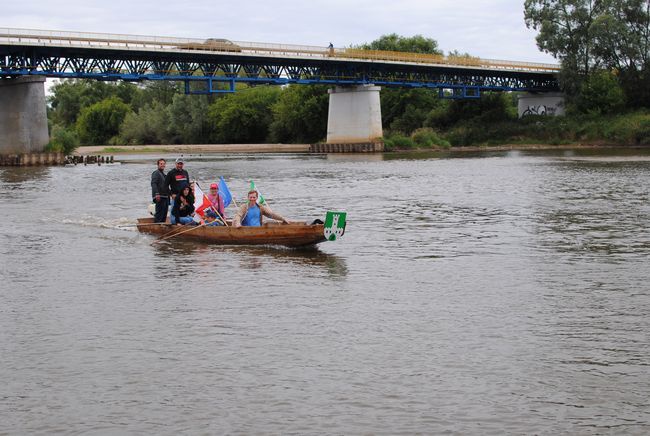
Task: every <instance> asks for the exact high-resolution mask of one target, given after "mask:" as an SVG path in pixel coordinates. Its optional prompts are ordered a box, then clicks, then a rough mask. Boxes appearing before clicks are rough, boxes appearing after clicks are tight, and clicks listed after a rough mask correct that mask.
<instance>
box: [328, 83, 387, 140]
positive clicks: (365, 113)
mask: <svg viewBox="0 0 650 436" xmlns="http://www.w3.org/2000/svg"><path fill="white" fill-rule="evenodd" d="M380 90H381V87H379V86H375V85H359V86H345V87H344V86H337V87H336V88H334V89H330V90H329V91H328V92H329V96H330V101H329V111H328V116H327V143H328V144H362V143H365V144H369V143H375V142H377V139H378V138H381V137H382V136H383V130H382V126H381V104H380V101H379V91H380ZM376 151H379V150H376Z"/></svg>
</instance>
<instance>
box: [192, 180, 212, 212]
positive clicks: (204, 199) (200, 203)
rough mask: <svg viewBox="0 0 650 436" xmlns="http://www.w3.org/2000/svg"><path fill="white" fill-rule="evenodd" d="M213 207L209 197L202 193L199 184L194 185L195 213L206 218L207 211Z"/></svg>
mask: <svg viewBox="0 0 650 436" xmlns="http://www.w3.org/2000/svg"><path fill="white" fill-rule="evenodd" d="M211 206H212V203H210V200H208V196H207V195H205V194H204V193H203V191H201V187H200V186H199V184H198V183H196V182H195V183H194V212H195V213H196V214H197V215H199V216H200V217H201V218H205V210H206V209H209V208H210V207H211Z"/></svg>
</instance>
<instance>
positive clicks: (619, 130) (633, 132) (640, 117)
mask: <svg viewBox="0 0 650 436" xmlns="http://www.w3.org/2000/svg"><path fill="white" fill-rule="evenodd" d="M603 124H604V127H603V135H602V136H603V137H604V138H605V139H607V140H608V141H612V142H614V143H616V144H620V145H639V144H648V143H649V142H650V141H649V139H650V114H646V113H632V114H626V115H623V116H618V117H616V118H613V119H611V120H610V122H607V123H603Z"/></svg>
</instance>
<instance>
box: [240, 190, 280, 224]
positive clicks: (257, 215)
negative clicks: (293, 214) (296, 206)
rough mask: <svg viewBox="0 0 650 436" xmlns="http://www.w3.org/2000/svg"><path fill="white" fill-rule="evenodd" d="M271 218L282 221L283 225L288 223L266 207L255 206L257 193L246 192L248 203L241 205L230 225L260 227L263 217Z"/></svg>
mask: <svg viewBox="0 0 650 436" xmlns="http://www.w3.org/2000/svg"><path fill="white" fill-rule="evenodd" d="M265 216H266V217H269V218H273V219H274V220H278V221H282V223H283V224H289V221H288V220H287V219H286V218H284V217H283V216H282V215H279V214H277V213H275V212H273V211H272V210H271V209H270V208H269V207H268V206H264V205H258V204H257V191H249V192H248V203H245V204H242V205H241V206H240V207H239V210H238V211H237V213H236V214H235V216H234V217H233V219H232V225H233V226H235V227H241V226H261V225H262V220H263V217H265Z"/></svg>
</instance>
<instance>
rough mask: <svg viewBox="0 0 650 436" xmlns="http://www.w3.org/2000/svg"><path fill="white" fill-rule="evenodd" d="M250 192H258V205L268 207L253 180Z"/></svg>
mask: <svg viewBox="0 0 650 436" xmlns="http://www.w3.org/2000/svg"><path fill="white" fill-rule="evenodd" d="M249 191H257V204H264V205H266V200H265V199H264V196H263V195H262V193H261V192H260V190H259V189H257V187H256V186H255V182H253V181H252V180H251V188H250V189H249Z"/></svg>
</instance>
